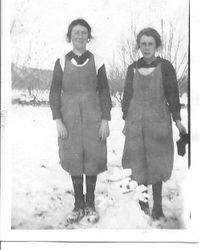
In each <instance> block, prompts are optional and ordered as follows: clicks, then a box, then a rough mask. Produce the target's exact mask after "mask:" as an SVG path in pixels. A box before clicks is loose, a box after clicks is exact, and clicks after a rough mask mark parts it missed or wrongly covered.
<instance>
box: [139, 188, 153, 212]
mask: <svg viewBox="0 0 199 250" xmlns="http://www.w3.org/2000/svg"><path fill="white" fill-rule="evenodd" d="M140 185H144V186H146V187H147V185H146V184H140ZM145 193H148V192H147V191H146V192H145ZM139 204H140V207H141V209H142V211H143V212H144V213H145V214H147V215H149V214H150V209H149V203H148V202H144V201H139Z"/></svg>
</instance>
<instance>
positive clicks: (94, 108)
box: [49, 19, 112, 223]
mask: <svg viewBox="0 0 199 250" xmlns="http://www.w3.org/2000/svg"><path fill="white" fill-rule="evenodd" d="M67 39H68V41H69V42H72V46H73V49H72V50H71V51H70V52H69V53H67V54H66V55H65V56H64V57H63V58H60V59H57V61H56V63H55V67H54V71H53V79H52V85H51V89H50V96H49V99H50V107H51V110H52V115H53V119H54V120H55V121H56V125H57V132H58V145H59V156H60V162H61V166H62V168H63V169H64V170H66V171H68V172H69V174H70V175H71V177H72V182H73V188H74V198H75V204H74V209H73V211H72V213H71V214H70V215H69V216H68V217H67V222H68V223H73V222H78V221H79V220H81V219H82V218H83V217H84V216H85V215H86V216H87V218H88V220H89V221H90V222H96V221H97V220H98V219H99V215H98V213H97V211H96V209H95V195H94V192H95V185H96V180H97V175H98V174H99V173H101V172H103V171H105V170H106V168H107V146H106V138H107V137H108V136H109V125H108V121H109V120H110V119H111V116H110V110H111V107H112V105H111V98H110V92H109V86H108V81H107V77H106V70H105V65H104V64H103V63H102V62H101V61H100V59H99V58H97V57H96V56H94V55H93V54H92V53H91V52H90V51H88V50H87V49H86V46H87V43H88V42H89V41H90V40H91V39H92V35H91V27H90V25H89V24H88V23H87V22H86V21H85V20H84V19H76V20H74V21H72V22H71V24H70V25H69V27H68V32H67ZM83 174H85V176H86V178H85V179H86V196H84V194H83Z"/></svg>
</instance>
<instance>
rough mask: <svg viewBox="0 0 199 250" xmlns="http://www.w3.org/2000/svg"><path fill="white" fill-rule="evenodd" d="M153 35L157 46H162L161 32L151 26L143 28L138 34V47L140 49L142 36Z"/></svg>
mask: <svg viewBox="0 0 199 250" xmlns="http://www.w3.org/2000/svg"><path fill="white" fill-rule="evenodd" d="M144 35H145V36H151V37H153V38H154V40H155V43H156V48H158V47H160V46H161V45H162V41H161V37H160V34H159V33H158V32H157V30H155V29H153V28H151V27H149V28H145V29H142V30H141V31H140V32H139V33H138V35H137V47H138V49H139V48H140V39H141V37H142V36H144Z"/></svg>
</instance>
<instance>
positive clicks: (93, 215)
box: [85, 175, 99, 223]
mask: <svg viewBox="0 0 199 250" xmlns="http://www.w3.org/2000/svg"><path fill="white" fill-rule="evenodd" d="M96 181H97V176H88V175H87V176H86V208H85V214H86V216H87V220H88V221H89V222H91V223H96V222H97V221H98V220H99V215H98V213H97V211H96V210H95V186H96Z"/></svg>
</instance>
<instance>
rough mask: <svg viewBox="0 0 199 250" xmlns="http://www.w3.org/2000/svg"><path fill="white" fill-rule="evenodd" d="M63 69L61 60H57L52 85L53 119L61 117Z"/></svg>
mask: <svg viewBox="0 0 199 250" xmlns="http://www.w3.org/2000/svg"><path fill="white" fill-rule="evenodd" d="M62 77H63V71H62V68H61V65H60V60H59V59H57V61H56V62H55V66H54V70H53V77H52V83H51V87H50V94H49V103H50V108H51V111H52V117H53V120H56V119H60V118H61V111H60V107H61V90H62Z"/></svg>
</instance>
